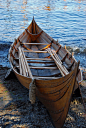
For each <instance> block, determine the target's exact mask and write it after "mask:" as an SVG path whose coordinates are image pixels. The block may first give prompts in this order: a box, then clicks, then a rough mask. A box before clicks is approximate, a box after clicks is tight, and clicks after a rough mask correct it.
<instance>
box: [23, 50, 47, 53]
mask: <svg viewBox="0 0 86 128" xmlns="http://www.w3.org/2000/svg"><path fill="white" fill-rule="evenodd" d="M24 52H32V53H47V51H33V50H24Z"/></svg>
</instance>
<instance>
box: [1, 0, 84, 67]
mask: <svg viewBox="0 0 86 128" xmlns="http://www.w3.org/2000/svg"><path fill="white" fill-rule="evenodd" d="M33 16H34V17H35V21H36V22H37V24H38V25H39V26H40V27H41V28H42V29H43V30H44V31H45V32H47V33H48V34H49V35H50V36H51V37H53V38H54V39H55V40H57V39H58V40H59V43H61V45H63V46H65V45H66V46H67V47H68V48H69V49H70V50H71V51H74V53H75V58H76V60H77V61H78V60H80V65H81V66H83V67H85V68H86V0H0V65H3V66H10V65H9V62H8V58H7V55H8V50H9V47H10V44H11V43H12V42H13V41H14V39H15V38H17V37H18V35H20V34H21V33H22V32H23V31H24V29H25V28H26V27H27V26H28V25H29V24H30V22H31V21H32V18H33Z"/></svg>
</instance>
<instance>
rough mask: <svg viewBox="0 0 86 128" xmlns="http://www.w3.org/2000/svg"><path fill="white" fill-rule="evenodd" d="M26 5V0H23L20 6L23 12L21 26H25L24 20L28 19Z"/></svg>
mask: <svg viewBox="0 0 86 128" xmlns="http://www.w3.org/2000/svg"><path fill="white" fill-rule="evenodd" d="M26 5H27V0H23V5H22V6H21V12H22V13H23V23H24V24H23V25H24V26H22V28H25V26H26V21H27V20H28V18H27V13H26Z"/></svg>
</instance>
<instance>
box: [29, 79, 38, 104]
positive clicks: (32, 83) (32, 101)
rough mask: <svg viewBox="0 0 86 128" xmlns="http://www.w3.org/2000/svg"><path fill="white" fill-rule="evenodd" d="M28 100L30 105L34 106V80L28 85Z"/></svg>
mask: <svg viewBox="0 0 86 128" xmlns="http://www.w3.org/2000/svg"><path fill="white" fill-rule="evenodd" d="M29 100H30V102H31V104H34V103H35V100H36V85H35V79H34V78H33V79H32V82H31V83H30V85H29Z"/></svg>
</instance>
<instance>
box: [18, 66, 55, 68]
mask: <svg viewBox="0 0 86 128" xmlns="http://www.w3.org/2000/svg"><path fill="white" fill-rule="evenodd" d="M16 67H17V68H19V66H16ZM29 68H32V69H57V67H35V66H29Z"/></svg>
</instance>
